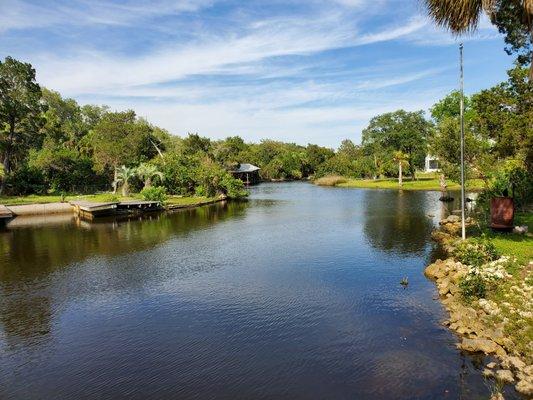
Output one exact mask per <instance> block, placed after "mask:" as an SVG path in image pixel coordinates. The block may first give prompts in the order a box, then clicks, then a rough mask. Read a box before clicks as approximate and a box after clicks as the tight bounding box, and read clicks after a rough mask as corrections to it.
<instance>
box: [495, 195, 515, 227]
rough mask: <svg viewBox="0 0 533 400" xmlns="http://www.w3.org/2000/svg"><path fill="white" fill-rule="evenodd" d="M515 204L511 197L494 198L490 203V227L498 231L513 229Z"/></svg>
mask: <svg viewBox="0 0 533 400" xmlns="http://www.w3.org/2000/svg"><path fill="white" fill-rule="evenodd" d="M513 219H514V202H513V199H512V198H511V197H494V198H492V199H491V201H490V227H491V228H492V229H497V230H506V231H510V230H512V229H513V226H514V225H513Z"/></svg>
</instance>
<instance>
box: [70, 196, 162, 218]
mask: <svg viewBox="0 0 533 400" xmlns="http://www.w3.org/2000/svg"><path fill="white" fill-rule="evenodd" d="M70 205H71V206H72V207H74V211H75V212H76V213H77V214H78V215H79V216H80V217H83V218H85V219H90V220H92V219H93V218H96V217H103V216H110V215H118V214H137V213H144V212H150V211H159V210H162V207H161V203H160V202H158V201H143V200H138V201H136V200H132V201H123V202H107V203H94V202H92V201H83V200H81V201H71V202H70Z"/></svg>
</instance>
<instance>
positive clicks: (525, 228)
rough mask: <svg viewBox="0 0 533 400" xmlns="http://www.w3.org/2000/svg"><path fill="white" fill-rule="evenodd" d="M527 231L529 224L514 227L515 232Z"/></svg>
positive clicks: (521, 233) (522, 232) (523, 233)
mask: <svg viewBox="0 0 533 400" xmlns="http://www.w3.org/2000/svg"><path fill="white" fill-rule="evenodd" d="M527 231H528V226H527V225H521V226H515V227H514V228H513V233H517V234H519V235H525V234H526V233H527Z"/></svg>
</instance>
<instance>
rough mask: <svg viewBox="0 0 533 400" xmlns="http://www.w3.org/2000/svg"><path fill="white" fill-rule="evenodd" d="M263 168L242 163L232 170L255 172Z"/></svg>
mask: <svg viewBox="0 0 533 400" xmlns="http://www.w3.org/2000/svg"><path fill="white" fill-rule="evenodd" d="M260 169H261V168H259V167H256V166H255V165H252V164H245V163H243V164H240V165H239V168H237V169H235V170H233V171H231V172H233V173H242V172H255V171H259V170H260Z"/></svg>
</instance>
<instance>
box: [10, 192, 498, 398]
mask: <svg viewBox="0 0 533 400" xmlns="http://www.w3.org/2000/svg"><path fill="white" fill-rule="evenodd" d="M436 196H437V197H438V194H436ZM440 210H441V204H440V203H438V202H437V201H436V199H435V195H433V194H428V193H413V194H411V193H405V194H401V195H400V194H398V193H396V192H382V191H364V190H344V189H339V190H332V189H328V188H318V187H316V186H313V185H310V184H305V183H287V184H277V185H276V184H272V185H270V184H266V185H260V186H257V187H254V188H253V189H252V199H251V200H250V201H249V202H248V203H229V204H218V205H214V206H210V207H204V208H199V209H191V210H185V211H182V212H178V213H176V214H168V215H152V216H149V217H147V218H145V219H142V220H136V219H130V220H114V219H110V220H100V221H98V222H96V223H91V224H87V223H82V222H81V221H77V220H76V219H72V218H66V219H60V218H56V219H54V220H53V221H51V220H49V221H41V222H40V224H39V225H33V224H29V222H28V221H22V220H19V221H18V222H17V220H15V221H14V222H17V223H16V224H12V225H10V226H9V227H8V229H7V230H6V231H3V232H1V233H0V246H1V254H0V314H1V317H0V323H1V328H2V329H1V331H0V350H1V351H0V394H1V396H3V397H5V398H7V399H28V400H29V399H40V398H58V399H62V398H65V399H70V398H89V399H92V398H113V399H115V398H117V399H121V398H128V399H151V398H152V399H162V398H164V399H204V398H215V397H216V398H222V399H232V400H233V399H249V398H253V399H261V398H264V399H270V398H285V399H291V400H292V399H309V398H336V399H337V398H338V399H344V398H345V399H352V398H357V399H380V398H385V399H404V398H418V399H429V398H446V397H448V398H459V397H464V398H466V399H474V398H477V397H478V396H480V395H486V394H487V393H488V391H487V389H486V387H484V385H483V379H482V376H481V373H480V372H479V371H477V370H476V369H475V366H474V365H472V363H471V362H470V359H468V358H467V359H466V361H465V359H462V358H461V356H460V354H459V353H458V352H457V350H456V349H455V346H454V343H455V339H454V337H453V335H451V334H450V332H449V331H448V330H447V329H445V328H444V327H442V325H441V324H440V321H441V319H442V318H443V313H442V308H441V307H440V304H439V303H438V302H435V301H434V300H433V296H435V287H434V285H433V283H432V282H429V281H427V280H426V279H425V278H424V276H423V274H422V270H423V267H424V266H425V265H426V263H427V259H428V257H429V256H430V245H429V244H428V242H427V234H428V232H429V230H430V229H431V225H432V224H433V222H434V219H432V218H430V217H428V216H427V214H437V213H438V212H440ZM435 218H437V217H435ZM403 274H407V275H408V276H409V282H410V283H409V287H408V288H406V289H403V288H401V286H400V285H399V279H400V278H401V277H402V276H404V275H403ZM463 365H464V366H463Z"/></svg>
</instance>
